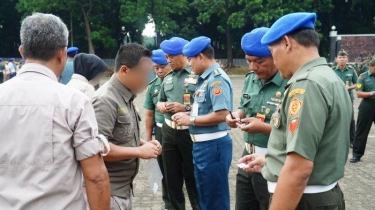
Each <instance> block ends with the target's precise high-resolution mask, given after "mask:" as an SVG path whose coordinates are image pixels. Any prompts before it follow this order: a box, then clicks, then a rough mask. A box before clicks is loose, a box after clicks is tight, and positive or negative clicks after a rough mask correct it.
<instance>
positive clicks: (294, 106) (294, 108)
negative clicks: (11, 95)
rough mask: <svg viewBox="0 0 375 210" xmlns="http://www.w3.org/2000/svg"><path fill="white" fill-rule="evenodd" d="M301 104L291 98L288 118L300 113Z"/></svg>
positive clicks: (296, 99) (299, 101)
mask: <svg viewBox="0 0 375 210" xmlns="http://www.w3.org/2000/svg"><path fill="white" fill-rule="evenodd" d="M302 104H303V102H302V101H301V100H299V99H298V98H293V100H292V102H290V105H289V116H290V117H294V116H296V115H297V114H298V113H299V112H300V110H301V108H302Z"/></svg>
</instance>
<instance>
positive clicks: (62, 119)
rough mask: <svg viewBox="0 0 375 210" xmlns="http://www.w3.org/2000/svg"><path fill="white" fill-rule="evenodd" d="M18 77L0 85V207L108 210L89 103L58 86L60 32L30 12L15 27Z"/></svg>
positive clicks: (48, 18) (64, 39)
mask: <svg viewBox="0 0 375 210" xmlns="http://www.w3.org/2000/svg"><path fill="white" fill-rule="evenodd" d="M20 33H21V46H20V49H19V51H20V53H21V55H22V57H23V58H25V59H26V63H25V65H24V66H23V67H22V69H21V70H20V71H19V73H18V75H17V76H16V77H15V78H14V79H12V80H10V81H8V82H6V83H5V84H2V85H0V133H1V134H2V135H1V136H0V144H1V146H2V152H1V153H0V165H1V167H0V174H1V176H0V208H1V209H28V210H29V209H30V210H34V209H81V210H86V208H87V207H86V202H85V200H84V197H83V192H82V188H81V180H82V172H83V177H84V178H85V181H86V192H87V195H88V201H89V205H90V208H91V210H96V209H100V210H102V209H109V199H110V194H109V181H108V173H107V170H106V168H105V165H104V163H103V159H102V157H101V156H100V154H99V153H103V152H104V150H103V144H102V143H103V142H102V139H103V138H101V137H100V136H98V126H97V123H96V119H95V114H94V110H93V108H92V106H91V104H90V101H89V99H88V98H87V97H86V96H85V95H84V94H83V93H81V92H79V91H76V90H74V89H72V88H69V87H66V86H64V85H62V84H60V83H58V81H57V78H58V76H59V75H60V74H61V73H62V71H63V70H64V67H65V62H66V46H67V44H68V30H67V28H66V26H65V24H64V23H63V22H62V21H61V20H60V19H59V18H58V17H56V16H54V15H50V14H41V13H36V14H34V15H32V16H29V17H27V18H26V19H25V20H24V21H23V22H22V26H21V32H20Z"/></svg>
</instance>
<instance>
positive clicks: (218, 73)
mask: <svg viewBox="0 0 375 210" xmlns="http://www.w3.org/2000/svg"><path fill="white" fill-rule="evenodd" d="M214 74H215V77H216V76H219V75H221V73H220V71H219V70H217V69H215V70H214Z"/></svg>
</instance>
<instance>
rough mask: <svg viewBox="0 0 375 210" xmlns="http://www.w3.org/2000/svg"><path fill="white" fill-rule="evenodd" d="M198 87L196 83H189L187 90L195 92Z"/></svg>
mask: <svg viewBox="0 0 375 210" xmlns="http://www.w3.org/2000/svg"><path fill="white" fill-rule="evenodd" d="M196 88H197V85H195V84H189V85H188V87H187V90H188V91H189V92H192V93H194V92H195V89H196Z"/></svg>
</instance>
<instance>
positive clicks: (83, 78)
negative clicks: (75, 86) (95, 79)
mask: <svg viewBox="0 0 375 210" xmlns="http://www.w3.org/2000/svg"><path fill="white" fill-rule="evenodd" d="M72 79H78V80H80V81H82V82H86V83H89V81H88V80H87V79H86V77H84V76H82V75H80V74H73V75H72Z"/></svg>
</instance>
